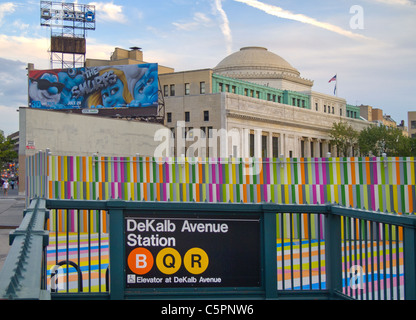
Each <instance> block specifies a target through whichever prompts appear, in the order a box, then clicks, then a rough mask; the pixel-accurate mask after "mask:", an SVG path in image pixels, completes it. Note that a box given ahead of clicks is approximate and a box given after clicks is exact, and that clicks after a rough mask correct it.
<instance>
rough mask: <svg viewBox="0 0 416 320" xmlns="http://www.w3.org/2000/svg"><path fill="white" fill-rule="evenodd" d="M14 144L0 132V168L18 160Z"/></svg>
mask: <svg viewBox="0 0 416 320" xmlns="http://www.w3.org/2000/svg"><path fill="white" fill-rule="evenodd" d="M13 147H14V143H13V141H12V140H10V139H7V138H5V137H4V135H3V134H2V133H1V132H0V168H3V166H4V165H5V164H6V163H8V162H13V161H15V160H16V159H17V153H16V151H14V150H13Z"/></svg>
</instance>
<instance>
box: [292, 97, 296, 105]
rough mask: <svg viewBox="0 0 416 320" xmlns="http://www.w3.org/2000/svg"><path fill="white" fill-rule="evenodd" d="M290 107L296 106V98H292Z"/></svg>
mask: <svg viewBox="0 0 416 320" xmlns="http://www.w3.org/2000/svg"><path fill="white" fill-rule="evenodd" d="M292 106H296V98H292Z"/></svg>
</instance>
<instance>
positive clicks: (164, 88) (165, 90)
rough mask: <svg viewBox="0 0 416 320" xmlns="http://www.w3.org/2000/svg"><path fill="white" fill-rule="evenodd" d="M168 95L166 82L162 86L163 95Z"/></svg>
mask: <svg viewBox="0 0 416 320" xmlns="http://www.w3.org/2000/svg"><path fill="white" fill-rule="evenodd" d="M168 95H169V86H168V85H167V84H165V85H164V86H163V96H164V97H167V96H168Z"/></svg>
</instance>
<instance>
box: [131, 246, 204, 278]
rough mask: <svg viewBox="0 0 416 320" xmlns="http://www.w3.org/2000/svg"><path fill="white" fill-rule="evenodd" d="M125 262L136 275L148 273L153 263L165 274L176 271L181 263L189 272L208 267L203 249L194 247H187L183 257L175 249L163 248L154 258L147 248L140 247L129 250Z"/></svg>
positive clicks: (200, 270) (201, 271)
mask: <svg viewBox="0 0 416 320" xmlns="http://www.w3.org/2000/svg"><path fill="white" fill-rule="evenodd" d="M155 262H156V263H155ZM127 264H128V266H129V268H130V270H131V271H132V272H134V273H135V274H137V275H145V274H147V273H149V272H150V271H151V270H152V269H153V267H154V266H155V265H156V268H157V269H158V270H159V271H160V272H161V273H163V274H166V275H172V274H174V273H176V272H177V271H179V269H180V268H181V267H182V265H183V266H184V267H185V269H186V270H187V271H188V272H189V273H191V274H194V275H197V274H201V273H203V272H204V271H205V270H206V269H207V268H208V265H209V258H208V254H207V253H206V252H205V251H204V250H203V249H201V248H197V247H195V248H191V249H189V250H188V251H187V252H186V253H185V254H184V256H183V258H182V256H181V254H180V253H179V252H178V251H177V250H176V249H173V248H164V249H162V250H160V251H159V252H158V254H157V255H156V259H155V258H154V256H153V254H152V253H151V252H150V251H149V250H148V249H146V248H143V247H140V248H136V249H134V250H132V251H131V252H130V254H129V256H128V258H127Z"/></svg>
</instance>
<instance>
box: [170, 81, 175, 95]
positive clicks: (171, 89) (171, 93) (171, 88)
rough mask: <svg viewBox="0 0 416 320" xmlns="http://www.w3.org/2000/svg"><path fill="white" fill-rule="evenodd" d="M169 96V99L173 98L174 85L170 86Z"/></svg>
mask: <svg viewBox="0 0 416 320" xmlns="http://www.w3.org/2000/svg"><path fill="white" fill-rule="evenodd" d="M170 95H171V97H173V96H175V85H174V84H171V85H170Z"/></svg>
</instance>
